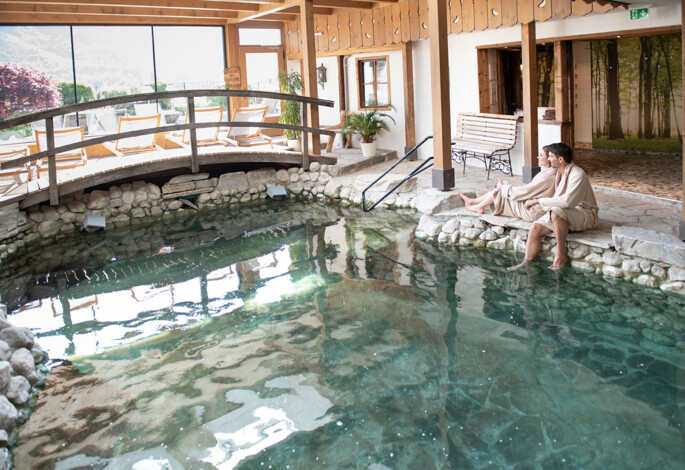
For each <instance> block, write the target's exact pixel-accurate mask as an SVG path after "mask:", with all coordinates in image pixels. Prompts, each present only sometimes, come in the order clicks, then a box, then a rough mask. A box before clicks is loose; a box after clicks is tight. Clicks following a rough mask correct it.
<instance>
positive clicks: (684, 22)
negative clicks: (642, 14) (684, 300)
mask: <svg viewBox="0 0 685 470" xmlns="http://www.w3.org/2000/svg"><path fill="white" fill-rule="evenodd" d="M680 13H681V19H680V20H681V21H680V32H681V34H683V35H685V0H680ZM682 49H683V50H682V55H683V57H682V59H683V60H682V64H681V66H682V70H683V73H685V47H684V48H682ZM683 76H684V77H685V75H683ZM681 86H682V88H683V95H682V96H685V81H683V82H682V85H681ZM680 122H685V106H683V120H681V121H680ZM684 150H685V149H684ZM682 201H683V214H682V217H681V218H680V230H679V232H680V239H681V240H683V241H685V152H683V198H682Z"/></svg>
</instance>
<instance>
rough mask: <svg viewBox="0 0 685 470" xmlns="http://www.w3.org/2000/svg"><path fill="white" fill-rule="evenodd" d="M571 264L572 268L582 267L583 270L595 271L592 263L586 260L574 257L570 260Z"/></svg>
mask: <svg viewBox="0 0 685 470" xmlns="http://www.w3.org/2000/svg"><path fill="white" fill-rule="evenodd" d="M571 266H573V267H574V268H577V269H582V270H583V271H590V272H594V271H595V267H594V266H593V265H592V264H590V263H588V262H587V261H580V260H575V259H574V260H571Z"/></svg>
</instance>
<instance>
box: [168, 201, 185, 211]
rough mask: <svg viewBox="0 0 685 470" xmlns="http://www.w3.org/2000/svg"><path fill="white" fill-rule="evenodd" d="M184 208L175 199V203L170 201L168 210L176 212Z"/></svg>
mask: <svg viewBox="0 0 685 470" xmlns="http://www.w3.org/2000/svg"><path fill="white" fill-rule="evenodd" d="M182 206H183V203H182V202H181V201H179V200H178V199H174V200H173V201H169V203H168V205H167V208H168V209H169V210H170V211H175V210H178V209H180V208H181V207H182Z"/></svg>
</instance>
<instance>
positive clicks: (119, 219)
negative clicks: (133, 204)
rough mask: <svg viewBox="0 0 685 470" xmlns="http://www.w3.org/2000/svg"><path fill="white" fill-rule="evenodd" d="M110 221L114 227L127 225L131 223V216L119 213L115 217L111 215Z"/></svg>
mask: <svg viewBox="0 0 685 470" xmlns="http://www.w3.org/2000/svg"><path fill="white" fill-rule="evenodd" d="M110 221H111V222H112V224H114V226H115V227H121V226H124V225H129V224H130V223H131V218H130V217H129V216H128V214H119V215H117V216H115V217H112V219H110Z"/></svg>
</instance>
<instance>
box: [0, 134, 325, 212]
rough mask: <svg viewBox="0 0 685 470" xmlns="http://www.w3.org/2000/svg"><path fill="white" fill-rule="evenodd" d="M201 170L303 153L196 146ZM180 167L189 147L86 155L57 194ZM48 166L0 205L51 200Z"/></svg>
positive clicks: (61, 179)
mask: <svg viewBox="0 0 685 470" xmlns="http://www.w3.org/2000/svg"><path fill="white" fill-rule="evenodd" d="M198 152H199V163H200V169H202V167H207V166H208V165H221V164H235V163H277V164H287V165H302V153H300V152H293V151H288V150H285V149H283V150H279V149H274V150H272V149H271V148H270V147H269V146H268V145H264V146H255V147H251V148H246V147H239V148H238V147H224V146H221V145H216V146H207V147H199V148H198ZM309 158H310V162H319V163H322V164H330V165H334V164H335V163H336V158H335V157H326V156H315V155H310V157H309ZM179 168H186V169H188V171H190V168H191V161H190V149H185V148H175V149H167V150H157V151H153V152H145V153H140V154H134V155H127V156H124V157H117V156H103V157H92V158H91V157H89V158H88V163H87V164H86V165H85V166H81V167H77V168H70V169H60V170H58V171H57V184H58V188H59V195H60V196H62V195H66V194H69V193H72V192H74V191H79V190H83V189H88V188H92V187H94V186H99V185H102V184H106V183H113V182H115V181H120V180H125V179H129V178H138V177H140V178H143V177H145V176H149V175H154V174H158V173H160V172H166V171H168V170H174V169H179ZM48 186H49V184H48V171H47V167H43V169H42V170H41V174H40V178H38V179H35V178H34V179H33V180H32V181H28V182H23V183H21V184H19V185H14V186H13V187H12V186H9V187H8V186H5V188H4V191H5V192H4V193H3V188H1V187H0V206H4V205H7V204H11V203H14V202H19V205H20V207H22V208H23V207H29V206H32V205H34V204H38V203H41V202H44V201H48V200H49V199H50V197H49V193H48Z"/></svg>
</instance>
